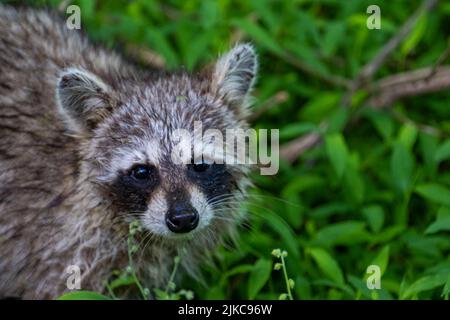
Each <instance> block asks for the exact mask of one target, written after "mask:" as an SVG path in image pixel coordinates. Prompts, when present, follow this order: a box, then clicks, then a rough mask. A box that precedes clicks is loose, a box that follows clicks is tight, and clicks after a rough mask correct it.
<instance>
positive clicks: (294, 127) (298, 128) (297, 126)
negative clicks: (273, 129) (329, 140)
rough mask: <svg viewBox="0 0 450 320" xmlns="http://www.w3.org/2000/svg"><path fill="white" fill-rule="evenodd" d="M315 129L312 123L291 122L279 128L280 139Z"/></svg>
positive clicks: (293, 136)
mask: <svg viewBox="0 0 450 320" xmlns="http://www.w3.org/2000/svg"><path fill="white" fill-rule="evenodd" d="M316 129H317V126H316V125H315V124H314V123H304V122H301V123H291V124H288V125H286V126H284V127H283V128H281V129H280V136H279V137H280V139H291V138H295V137H298V136H299V135H301V134H305V133H308V132H311V131H314V130H316Z"/></svg>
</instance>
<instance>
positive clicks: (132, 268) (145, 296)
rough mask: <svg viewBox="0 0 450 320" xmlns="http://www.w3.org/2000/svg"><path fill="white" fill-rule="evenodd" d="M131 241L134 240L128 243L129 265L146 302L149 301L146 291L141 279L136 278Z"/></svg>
mask: <svg viewBox="0 0 450 320" xmlns="http://www.w3.org/2000/svg"><path fill="white" fill-rule="evenodd" d="M131 239H132V238H131V237H130V238H129V241H128V264H129V266H130V269H131V276H132V277H133V280H134V282H135V283H136V286H137V287H138V289H139V291H140V293H141V295H142V297H143V298H144V300H147V295H146V294H145V290H144V288H143V287H142V285H141V283H140V282H139V279H138V277H137V276H136V272H135V271H134V266H133V258H132V256H131V246H130V243H131Z"/></svg>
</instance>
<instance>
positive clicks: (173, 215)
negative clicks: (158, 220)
mask: <svg viewBox="0 0 450 320" xmlns="http://www.w3.org/2000/svg"><path fill="white" fill-rule="evenodd" d="M198 221H199V216H198V212H197V210H195V208H193V207H192V206H190V205H177V206H174V207H173V208H172V209H170V210H169V212H168V213H167V214H166V224H167V227H168V228H169V230H170V231H172V232H175V233H186V232H189V231H191V230H194V229H195V228H196V227H197V225H198Z"/></svg>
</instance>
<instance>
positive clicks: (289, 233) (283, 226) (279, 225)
mask: <svg viewBox="0 0 450 320" xmlns="http://www.w3.org/2000/svg"><path fill="white" fill-rule="evenodd" d="M264 218H265V219H267V222H268V225H269V226H270V227H271V228H272V229H273V230H275V232H277V233H278V234H279V235H280V237H281V238H282V239H283V241H284V243H285V244H286V249H287V251H288V252H289V254H292V255H293V257H294V260H298V259H299V258H300V257H299V252H298V246H297V237H296V235H295V233H294V231H293V230H292V228H291V227H290V226H289V224H287V223H286V221H284V219H283V218H281V217H280V216H279V215H277V214H275V213H273V212H270V211H265V212H264Z"/></svg>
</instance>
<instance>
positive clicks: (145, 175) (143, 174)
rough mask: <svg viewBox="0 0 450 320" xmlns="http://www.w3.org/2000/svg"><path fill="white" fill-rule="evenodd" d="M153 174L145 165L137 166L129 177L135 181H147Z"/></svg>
mask: <svg viewBox="0 0 450 320" xmlns="http://www.w3.org/2000/svg"><path fill="white" fill-rule="evenodd" d="M152 172H153V167H151V166H147V165H137V166H135V167H134V168H133V169H131V172H130V175H131V176H132V177H133V178H134V179H136V180H140V181H143V180H148V179H149V178H150V176H151V174H152Z"/></svg>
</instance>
